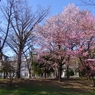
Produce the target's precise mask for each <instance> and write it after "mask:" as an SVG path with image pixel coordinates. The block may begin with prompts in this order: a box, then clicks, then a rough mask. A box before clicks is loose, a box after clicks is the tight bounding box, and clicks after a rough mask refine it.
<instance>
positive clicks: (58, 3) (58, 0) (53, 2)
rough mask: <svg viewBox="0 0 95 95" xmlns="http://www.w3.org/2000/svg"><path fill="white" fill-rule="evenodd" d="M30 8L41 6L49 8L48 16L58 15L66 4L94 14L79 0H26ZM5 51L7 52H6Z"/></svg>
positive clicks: (91, 8)
mask: <svg viewBox="0 0 95 95" xmlns="http://www.w3.org/2000/svg"><path fill="white" fill-rule="evenodd" d="M26 1H27V2H28V4H29V5H30V6H32V8H33V10H34V11H35V10H36V9H37V6H39V5H40V6H41V7H42V8H48V7H49V6H51V8H50V13H49V16H51V15H56V14H60V13H61V12H62V10H63V8H64V7H65V6H67V5H68V4H72V3H73V4H75V5H76V6H78V7H79V8H80V9H84V10H86V9H88V10H90V11H92V12H93V13H94V14H95V11H94V8H93V7H90V6H83V4H82V2H81V0H26ZM6 51H7V50H6ZM6 54H7V55H10V56H11V53H10V52H6Z"/></svg>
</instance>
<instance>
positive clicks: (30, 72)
mask: <svg viewBox="0 0 95 95" xmlns="http://www.w3.org/2000/svg"><path fill="white" fill-rule="evenodd" d="M29 78H31V68H30V69H29Z"/></svg>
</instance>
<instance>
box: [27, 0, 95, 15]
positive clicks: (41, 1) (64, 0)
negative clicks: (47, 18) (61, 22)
mask: <svg viewBox="0 0 95 95" xmlns="http://www.w3.org/2000/svg"><path fill="white" fill-rule="evenodd" d="M27 1H28V3H29V5H30V6H32V7H33V9H34V10H35V9H36V8H37V5H40V6H42V7H43V8H47V7H49V6H51V8H50V13H49V15H56V14H59V13H61V12H62V10H63V8H64V7H65V6H67V5H68V4H71V3H73V4H75V5H76V6H78V7H79V8H80V9H84V10H85V9H88V10H90V11H92V12H93V13H94V12H95V11H94V9H93V7H90V6H83V3H82V2H81V0H27Z"/></svg>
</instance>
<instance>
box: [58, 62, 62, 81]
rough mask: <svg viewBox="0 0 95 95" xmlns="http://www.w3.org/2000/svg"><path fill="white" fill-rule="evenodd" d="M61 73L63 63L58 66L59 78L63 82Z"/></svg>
mask: <svg viewBox="0 0 95 95" xmlns="http://www.w3.org/2000/svg"><path fill="white" fill-rule="evenodd" d="M61 74H62V66H61V64H60V65H59V68H58V79H59V81H60V82H61V80H62V79H61Z"/></svg>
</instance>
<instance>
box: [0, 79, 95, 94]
mask: <svg viewBox="0 0 95 95" xmlns="http://www.w3.org/2000/svg"><path fill="white" fill-rule="evenodd" d="M71 83H72V82H71ZM88 90H89V89H86V88H82V87H80V88H78V87H77V88H75V87H73V85H70V84H68V81H66V83H65V82H62V83H59V82H58V81H55V80H23V81H20V82H14V83H13V86H11V87H10V86H8V85H6V84H4V83H0V95H95V91H93V90H90V91H88Z"/></svg>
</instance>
